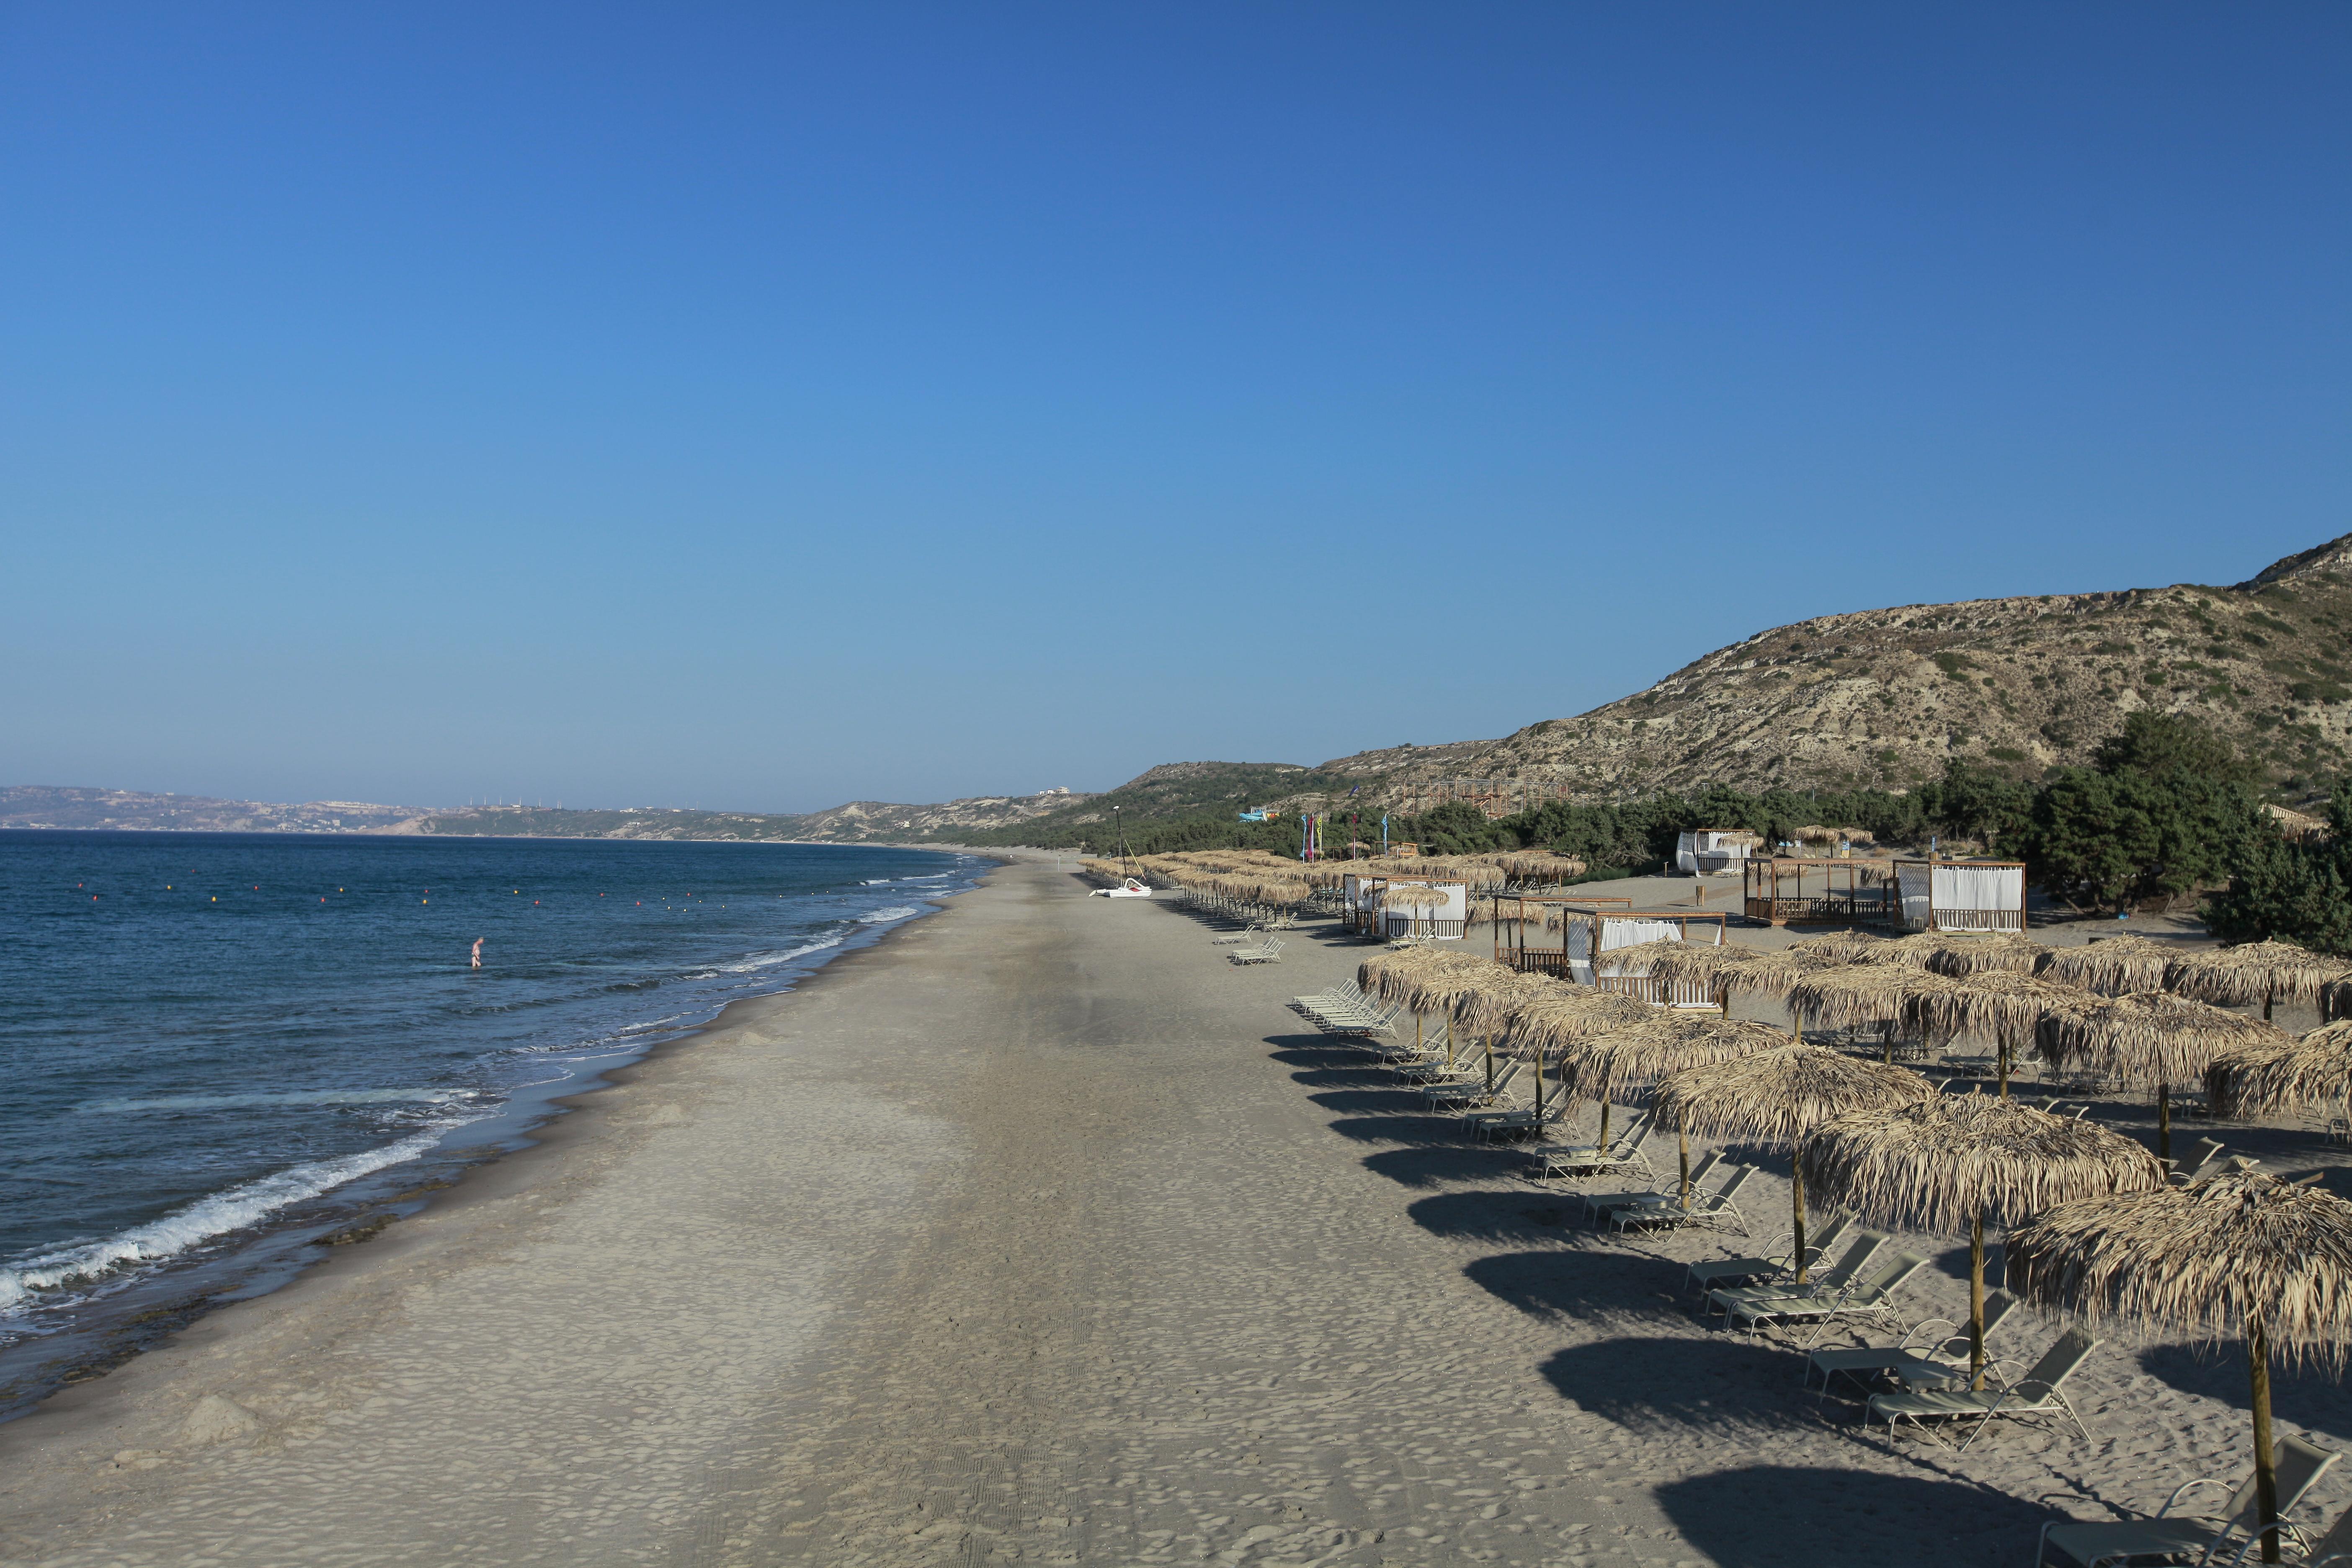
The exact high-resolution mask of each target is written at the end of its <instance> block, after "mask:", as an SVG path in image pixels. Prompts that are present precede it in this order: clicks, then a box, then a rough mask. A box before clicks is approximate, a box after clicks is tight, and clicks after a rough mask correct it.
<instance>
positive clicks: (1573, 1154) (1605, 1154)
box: [1530, 1115, 1657, 1182]
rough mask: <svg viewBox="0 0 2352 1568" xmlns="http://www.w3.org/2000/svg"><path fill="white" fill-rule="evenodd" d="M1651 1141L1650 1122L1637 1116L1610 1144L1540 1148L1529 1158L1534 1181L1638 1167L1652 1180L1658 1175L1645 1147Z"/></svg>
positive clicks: (1562, 1144)
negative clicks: (1532, 1167)
mask: <svg viewBox="0 0 2352 1568" xmlns="http://www.w3.org/2000/svg"><path fill="white" fill-rule="evenodd" d="M1649 1141H1650V1119H1649V1117H1648V1116H1646V1115H1643V1116H1638V1117H1636V1118H1634V1120H1633V1126H1631V1127H1629V1128H1627V1129H1626V1130H1625V1131H1624V1133H1623V1134H1622V1135H1621V1136H1619V1137H1618V1138H1617V1139H1615V1140H1614V1141H1613V1142H1610V1143H1607V1144H1601V1143H1560V1144H1554V1145H1550V1146H1549V1147H1546V1148H1542V1149H1538V1150H1537V1151H1536V1152H1535V1153H1534V1154H1533V1155H1531V1156H1530V1159H1531V1161H1532V1163H1533V1164H1534V1167H1535V1174H1534V1178H1533V1179H1534V1180H1536V1181H1539V1182H1542V1181H1549V1180H1550V1179H1551V1178H1552V1177H1554V1176H1567V1175H1585V1176H1597V1175H1605V1174H1607V1173H1610V1172H1612V1171H1622V1170H1626V1169H1629V1168H1631V1167H1633V1166H1635V1165H1639V1166H1640V1167H1641V1168H1642V1170H1643V1172H1644V1173H1648V1174H1649V1175H1650V1177H1651V1179H1652V1180H1653V1181H1655V1180H1656V1179H1657V1178H1656V1174H1655V1173H1654V1172H1651V1170H1650V1158H1649V1156H1648V1155H1647V1154H1644V1153H1643V1152H1642V1146H1643V1144H1645V1143H1647V1142H1649Z"/></svg>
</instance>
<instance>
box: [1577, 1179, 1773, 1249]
mask: <svg viewBox="0 0 2352 1568" xmlns="http://www.w3.org/2000/svg"><path fill="white" fill-rule="evenodd" d="M1755 1173H1756V1167H1755V1166H1753V1165H1734V1166H1733V1167H1731V1174H1730V1176H1729V1177H1728V1178H1727V1180H1726V1181H1725V1182H1724V1184H1722V1185H1721V1186H1719V1187H1717V1188H1716V1189H1715V1190H1714V1191H1713V1192H1709V1193H1702V1192H1699V1191H1697V1190H1696V1188H1694V1189H1693V1190H1692V1192H1691V1197H1690V1205H1689V1206H1688V1207H1685V1206H1684V1205H1683V1200H1682V1192H1681V1186H1682V1184H1681V1183H1680V1182H1676V1183H1675V1185H1674V1186H1673V1187H1672V1188H1670V1189H1668V1190H1667V1191H1664V1192H1661V1193H1650V1194H1643V1196H1642V1197H1641V1199H1640V1200H1639V1201H1637V1202H1634V1203H1619V1204H1613V1205H1611V1206H1610V1209H1609V1215H1608V1218H1609V1228H1610V1229H1612V1230H1627V1229H1631V1228H1632V1227H1633V1226H1637V1225H1640V1226H1665V1227H1668V1228H1672V1227H1674V1226H1685V1225H1705V1226H1722V1227H1723V1228H1725V1229H1729V1228H1731V1227H1732V1226H1738V1229H1739V1234H1740V1235H1742V1236H1746V1235H1747V1234H1748V1216H1747V1215H1744V1214H1742V1213H1740V1212H1739V1203H1738V1198H1739V1189H1740V1188H1742V1187H1744V1186H1746V1185H1747V1184H1748V1178H1749V1177H1750V1176H1753V1175H1754V1174H1755Z"/></svg>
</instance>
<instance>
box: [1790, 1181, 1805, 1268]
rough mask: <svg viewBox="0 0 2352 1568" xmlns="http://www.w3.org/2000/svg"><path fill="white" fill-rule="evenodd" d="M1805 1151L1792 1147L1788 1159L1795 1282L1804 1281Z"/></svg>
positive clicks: (1791, 1255) (1791, 1248)
mask: <svg viewBox="0 0 2352 1568" xmlns="http://www.w3.org/2000/svg"><path fill="white" fill-rule="evenodd" d="M1804 1155H1805V1152H1804V1151H1803V1150H1802V1149H1794V1148H1792V1149H1791V1150H1790V1161H1789V1213H1790V1224H1789V1234H1790V1237H1793V1238H1794V1242H1795V1245H1794V1246H1792V1247H1790V1249H1789V1256H1790V1257H1791V1258H1795V1259H1796V1260H1797V1283H1798V1284H1800V1285H1802V1284H1803V1283H1804V1282H1805V1166H1804Z"/></svg>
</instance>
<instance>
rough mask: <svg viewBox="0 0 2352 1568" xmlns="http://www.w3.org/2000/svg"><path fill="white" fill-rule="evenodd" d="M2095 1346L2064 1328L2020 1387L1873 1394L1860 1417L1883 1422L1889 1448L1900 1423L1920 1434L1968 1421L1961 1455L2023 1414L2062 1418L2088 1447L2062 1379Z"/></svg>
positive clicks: (2085, 1429) (2087, 1337) (2076, 1368)
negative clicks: (2001, 1424) (1947, 1423)
mask: <svg viewBox="0 0 2352 1568" xmlns="http://www.w3.org/2000/svg"><path fill="white" fill-rule="evenodd" d="M2098 1347H2099V1342H2098V1341H2096V1340H2095V1339H2093V1338H2092V1337H2091V1336H2090V1335H2089V1334H2087V1333H2085V1332H2084V1331H2082V1330H2081V1329H2068V1330H2067V1331H2065V1332H2064V1333H2063V1334H2061V1335H2059V1336H2058V1340H2057V1342H2056V1343H2054V1344H2053V1345H2052V1346H2051V1347H2050V1349H2049V1350H2048V1351H2047V1352H2044V1353H2043V1355H2042V1359H2041V1360H2040V1361H2038V1362H2035V1363H2033V1366H2032V1370H2031V1371H2029V1372H2028V1373H2026V1374H2025V1377H2024V1379H2023V1380H2022V1381H2021V1382H2019V1383H2014V1384H2009V1385H2008V1386H2006V1387H2002V1388H1997V1389H1995V1388H1988V1389H1983V1390H1977V1389H1970V1388H1915V1389H1911V1390H1908V1391H1906V1392H1905V1393H1902V1394H1873V1395H1872V1396H1871V1400H1870V1405H1869V1407H1868V1408H1867V1409H1866V1410H1865V1411H1864V1414H1863V1424H1864V1426H1867V1425H1869V1423H1870V1420H1871V1418H1872V1417H1873V1416H1875V1417H1877V1418H1878V1419H1879V1420H1881V1421H1884V1422H1885V1423H1886V1440H1887V1442H1888V1443H1890V1444H1892V1443H1893V1442H1894V1441H1895V1427H1896V1426H1897V1425H1898V1424H1900V1423H1902V1422H1905V1421H1908V1422H1910V1423H1911V1424H1912V1425H1913V1426H1916V1427H1917V1428H1918V1429H1919V1430H1920V1431H1921V1432H1927V1431H1929V1430H1930V1428H1929V1426H1928V1423H1929V1422H1931V1421H1936V1422H1941V1421H1973V1422H1975V1423H1976V1425H1975V1426H1973V1427H1972V1428H1970V1429H1969V1435H1968V1436H1966V1437H1964V1438H1962V1439H1961V1440H1960V1451H1961V1452H1962V1453H1966V1452H1968V1447H1969V1444H1971V1443H1973V1442H1975V1441H1976V1440H1977V1439H1978V1438H1979V1437H1981V1436H1984V1434H1985V1431H1986V1429H1987V1428H1989V1427H1990V1426H1992V1424H1993V1423H1994V1422H1995V1421H1999V1420H2002V1419H2004V1418H2014V1417H2018V1416H2024V1415H2063V1416H2064V1417H2065V1418H2066V1419H2067V1420H2069V1421H2071V1422H2073V1423H2074V1430H2075V1431H2076V1432H2077V1433H2079V1434H2080V1435H2081V1436H2082V1437H2083V1440H2084V1442H2088V1441H2090V1437H2091V1431H2090V1428H2089V1427H2087V1426H2084V1425H2083V1418H2082V1417H2081V1416H2080V1415H2076V1414H2075V1413H2074V1405H2071V1404H2069V1403H2068V1402H2067V1399H2066V1380H2067V1379H2068V1378H2070V1377H2072V1376H2074V1373H2076V1372H2078V1371H2080V1370H2081V1368H2082V1365H2083V1363H2084V1362H2085V1361H2087V1360H2089V1359H2090V1355H2091V1352H2093V1351H2095V1350H2096V1349H2098Z"/></svg>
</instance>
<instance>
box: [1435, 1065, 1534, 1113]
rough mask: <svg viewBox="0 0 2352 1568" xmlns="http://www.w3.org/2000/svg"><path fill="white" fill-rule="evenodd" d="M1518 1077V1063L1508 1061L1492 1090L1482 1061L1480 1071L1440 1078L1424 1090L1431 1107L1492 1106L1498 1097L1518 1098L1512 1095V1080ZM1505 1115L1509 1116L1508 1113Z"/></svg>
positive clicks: (1501, 1098)
mask: <svg viewBox="0 0 2352 1568" xmlns="http://www.w3.org/2000/svg"><path fill="white" fill-rule="evenodd" d="M1518 1076H1519V1064H1518V1063H1517V1062H1506V1063H1504V1064H1503V1070H1502V1071H1500V1072H1498V1073H1496V1075H1495V1083H1494V1087H1493V1088H1491V1089H1490V1088H1488V1087H1487V1084H1486V1067H1485V1064H1483V1063H1481V1064H1480V1066H1479V1070H1478V1071H1477V1073H1476V1074H1475V1075H1474V1076H1472V1077H1468V1078H1460V1079H1441V1080H1439V1081H1438V1082H1436V1083H1433V1084H1431V1085H1430V1086H1429V1087H1428V1088H1427V1089H1423V1091H1422V1092H1423V1095H1424V1096H1426V1097H1427V1099H1428V1100H1429V1108H1430V1109H1431V1110H1444V1108H1445V1107H1447V1106H1449V1105H1452V1106H1485V1105H1492V1104H1494V1103H1495V1102H1496V1100H1503V1099H1507V1098H1515V1097H1512V1096H1511V1080H1512V1079H1515V1078H1517V1077H1518ZM1503 1114H1506V1115H1507V1114H1508V1112H1503Z"/></svg>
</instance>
